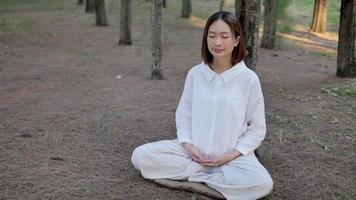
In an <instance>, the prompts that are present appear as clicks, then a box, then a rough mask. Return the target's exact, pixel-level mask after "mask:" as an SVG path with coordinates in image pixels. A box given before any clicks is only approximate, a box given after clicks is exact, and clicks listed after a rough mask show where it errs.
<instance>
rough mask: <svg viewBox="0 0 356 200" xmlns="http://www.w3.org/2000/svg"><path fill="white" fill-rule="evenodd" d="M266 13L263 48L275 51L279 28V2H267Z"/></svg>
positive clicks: (270, 0) (275, 0)
mask: <svg viewBox="0 0 356 200" xmlns="http://www.w3.org/2000/svg"><path fill="white" fill-rule="evenodd" d="M264 6H265V13H264V19H263V20H264V21H263V36H262V41H261V47H262V48H266V49H274V47H275V38H276V26H277V0H265V1H264Z"/></svg>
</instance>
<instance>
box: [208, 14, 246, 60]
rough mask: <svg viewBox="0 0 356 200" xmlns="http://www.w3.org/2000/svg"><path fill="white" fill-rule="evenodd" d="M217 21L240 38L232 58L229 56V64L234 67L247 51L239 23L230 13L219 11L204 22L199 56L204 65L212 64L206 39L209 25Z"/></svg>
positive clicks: (211, 56)
mask: <svg viewBox="0 0 356 200" xmlns="http://www.w3.org/2000/svg"><path fill="white" fill-rule="evenodd" d="M217 20H222V21H224V22H225V23H226V24H228V25H229V27H230V29H231V31H232V33H233V34H234V35H235V37H238V36H240V38H239V43H238V45H237V46H236V47H235V48H234V50H233V51H232V56H231V63H232V65H235V64H237V63H239V62H240V61H242V60H243V59H244V58H245V56H246V52H247V51H246V48H245V42H244V37H243V35H242V30H241V26H240V22H239V20H238V19H237V18H236V16H235V15H234V14H233V13H231V12H227V11H219V12H216V13H214V14H213V15H212V16H210V17H209V19H208V21H207V22H206V25H205V29H204V34H203V38H202V45H201V56H202V58H203V60H204V63H205V64H209V63H212V62H213V58H214V57H213V55H212V54H211V53H210V51H209V49H208V43H207V37H208V31H209V28H210V26H211V24H213V23H214V22H216V21H217Z"/></svg>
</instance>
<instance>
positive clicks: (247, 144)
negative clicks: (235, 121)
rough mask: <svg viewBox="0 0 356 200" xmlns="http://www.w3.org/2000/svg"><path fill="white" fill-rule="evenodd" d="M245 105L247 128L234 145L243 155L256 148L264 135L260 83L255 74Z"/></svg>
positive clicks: (264, 121) (263, 114) (263, 110)
mask: <svg viewBox="0 0 356 200" xmlns="http://www.w3.org/2000/svg"><path fill="white" fill-rule="evenodd" d="M247 105H248V106H247V115H246V117H247V130H246V133H245V134H243V135H242V136H241V137H240V138H239V140H238V142H237V144H236V147H235V148H236V149H237V150H238V151H239V152H240V153H242V154H243V155H247V154H249V153H251V152H253V151H254V150H255V149H257V147H259V146H260V144H261V142H262V141H263V139H264V138H265V135H266V119H265V108H264V100H263V94H262V89H261V84H260V81H259V79H258V77H257V76H256V79H255V80H254V81H253V82H252V85H251V88H250V92H249V95H248V104H247Z"/></svg>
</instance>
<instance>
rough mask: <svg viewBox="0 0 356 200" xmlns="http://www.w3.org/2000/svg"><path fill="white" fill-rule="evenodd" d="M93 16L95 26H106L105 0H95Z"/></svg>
mask: <svg viewBox="0 0 356 200" xmlns="http://www.w3.org/2000/svg"><path fill="white" fill-rule="evenodd" d="M95 18H96V25H97V26H108V25H109V23H108V20H107V19H106V12H105V0H95Z"/></svg>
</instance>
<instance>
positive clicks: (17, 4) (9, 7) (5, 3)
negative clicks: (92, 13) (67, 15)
mask: <svg viewBox="0 0 356 200" xmlns="http://www.w3.org/2000/svg"><path fill="white" fill-rule="evenodd" d="M69 8H75V1H73V0H60V1H58V0H26V1H24V0H1V1H0V11H1V13H3V12H12V11H48V10H60V9H69Z"/></svg>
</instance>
